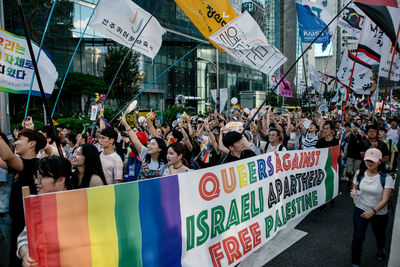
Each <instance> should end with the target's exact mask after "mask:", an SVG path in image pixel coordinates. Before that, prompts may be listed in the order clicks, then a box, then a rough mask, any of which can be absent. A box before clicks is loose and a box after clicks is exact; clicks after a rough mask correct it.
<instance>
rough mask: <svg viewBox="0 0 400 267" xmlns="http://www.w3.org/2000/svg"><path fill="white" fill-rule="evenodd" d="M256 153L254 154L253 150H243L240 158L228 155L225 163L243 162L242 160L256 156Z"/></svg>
mask: <svg viewBox="0 0 400 267" xmlns="http://www.w3.org/2000/svg"><path fill="white" fill-rule="evenodd" d="M255 155H256V153H254V152H253V151H252V150H247V149H246V150H243V151H242V153H241V154H240V158H238V157H235V156H233V155H232V154H231V153H229V154H228V156H227V157H226V160H225V163H228V162H233V161H236V160H241V159H246V158H250V157H253V156H255Z"/></svg>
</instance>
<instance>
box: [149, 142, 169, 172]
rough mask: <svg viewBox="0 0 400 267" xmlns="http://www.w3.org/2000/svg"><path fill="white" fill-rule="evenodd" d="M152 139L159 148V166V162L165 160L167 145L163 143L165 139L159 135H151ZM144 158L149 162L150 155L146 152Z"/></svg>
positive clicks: (164, 161)
mask: <svg viewBox="0 0 400 267" xmlns="http://www.w3.org/2000/svg"><path fill="white" fill-rule="evenodd" d="M153 139H154V140H155V141H156V142H157V144H158V147H159V148H160V149H161V151H160V154H159V155H158V167H161V163H166V162H167V145H166V144H165V141H164V140H163V139H161V138H159V137H153V138H151V139H150V141H151V140H153ZM144 160H145V161H146V162H147V163H150V161H151V155H150V154H147V155H146V157H145V159H144Z"/></svg>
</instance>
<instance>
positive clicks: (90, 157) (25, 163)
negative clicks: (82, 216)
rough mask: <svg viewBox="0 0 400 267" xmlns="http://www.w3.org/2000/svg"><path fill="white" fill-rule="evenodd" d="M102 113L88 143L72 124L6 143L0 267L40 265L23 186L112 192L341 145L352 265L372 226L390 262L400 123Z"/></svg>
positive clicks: (2, 141)
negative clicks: (114, 187)
mask: <svg viewBox="0 0 400 267" xmlns="http://www.w3.org/2000/svg"><path fill="white" fill-rule="evenodd" d="M103 113H104V109H102V108H100V115H99V126H98V127H96V125H93V126H92V127H91V129H89V130H88V131H85V132H82V133H79V134H76V133H74V132H73V130H72V128H71V127H68V126H63V125H57V131H54V130H53V128H52V127H50V126H48V125H46V126H43V127H41V128H40V129H35V127H34V122H33V121H32V120H31V119H30V118H28V119H25V120H24V121H23V123H22V125H21V126H18V127H16V128H15V129H14V131H13V138H12V139H11V140H9V138H7V136H5V135H4V134H1V137H0V227H1V228H0V229H1V233H3V235H4V236H5V238H4V240H0V249H1V251H2V253H1V256H0V265H1V266H7V264H8V262H9V261H10V266H19V265H20V264H21V263H18V260H19V259H18V258H17V257H16V255H17V256H18V257H19V258H20V259H22V264H23V266H36V264H37V263H36V262H35V260H33V259H31V258H30V257H29V251H28V250H27V246H26V244H27V240H26V230H24V227H25V220H24V209H23V203H22V193H21V188H22V187H23V186H29V188H30V192H31V194H37V193H39V194H41V193H46V192H55V191H60V190H69V189H78V188H87V187H94V186H103V185H110V184H116V183H123V182H130V181H136V180H143V179H151V178H156V177H161V176H167V175H172V174H178V173H183V172H189V171H192V170H196V169H201V168H207V167H212V166H216V165H218V164H222V163H227V162H233V161H236V160H240V159H244V158H249V157H252V156H256V155H261V154H264V153H267V152H272V151H290V150H299V149H305V150H306V149H315V148H326V147H331V146H337V145H340V147H341V156H340V160H339V162H340V163H339V170H340V180H342V181H348V182H349V187H350V186H352V187H353V190H352V191H351V192H352V194H351V196H352V197H354V199H355V206H356V209H355V211H354V227H355V228H354V229H355V230H354V231H355V233H354V237H353V243H352V251H353V253H352V261H353V264H354V266H358V265H359V264H360V260H361V247H362V243H363V241H364V237H365V231H366V226H367V225H368V222H371V224H372V227H373V229H374V234H375V235H376V237H377V240H378V241H377V245H378V255H377V256H378V257H379V258H380V259H383V258H384V256H385V255H384V250H383V248H384V244H385V236H384V235H385V231H384V230H385V228H386V225H387V221H388V220H387V216H388V215H387V212H388V210H387V203H388V202H389V200H390V196H391V194H393V188H394V176H393V175H390V173H393V172H395V170H396V162H397V160H396V159H397V157H398V144H399V136H400V129H399V125H398V120H397V118H396V117H392V116H391V115H387V116H386V115H384V116H383V117H382V120H378V118H377V117H375V116H374V115H373V114H372V113H370V114H368V115H363V114H360V113H357V111H353V110H349V111H347V112H345V113H343V114H341V112H340V111H339V112H338V111H332V112H330V113H327V114H318V113H316V114H311V113H306V112H304V113H303V112H302V111H301V109H297V110H294V111H291V112H289V111H285V110H283V111H282V110H278V109H272V108H269V109H263V112H259V113H258V114H256V116H255V119H253V120H251V118H252V117H253V116H252V115H254V112H253V111H250V112H247V113H246V112H240V111H235V112H230V113H218V112H217V111H216V110H215V111H214V112H211V111H209V112H208V114H207V115H204V116H198V115H195V116H188V115H187V114H186V113H184V114H183V115H182V114H180V116H178V117H177V119H176V120H175V121H174V122H173V123H172V124H171V125H167V124H162V123H159V121H157V123H155V121H154V117H155V116H154V114H153V113H152V112H149V113H148V114H147V118H145V120H141V121H140V122H139V120H138V119H137V117H136V115H135V114H134V115H133V116H134V120H133V123H128V121H127V119H126V114H124V113H122V116H121V117H120V118H119V120H118V121H116V122H115V124H113V125H110V124H109V123H108V122H107V120H106V118H105V117H104V114H103ZM133 113H135V111H134V112H133ZM378 121H379V123H378ZM247 126H248V127H247ZM245 128H246V129H245ZM60 153H61V154H62V155H61V154H60ZM383 173H385V175H383ZM382 176H384V179H383V178H381V177H382ZM382 180H384V181H382ZM356 200H357V201H356ZM17 240H18V242H17ZM6 252H9V254H8V253H6ZM16 252H17V253H16ZM6 255H10V256H6Z"/></svg>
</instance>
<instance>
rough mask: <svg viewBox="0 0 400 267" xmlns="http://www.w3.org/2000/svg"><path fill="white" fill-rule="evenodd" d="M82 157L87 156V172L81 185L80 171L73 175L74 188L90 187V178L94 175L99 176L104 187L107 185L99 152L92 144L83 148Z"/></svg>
mask: <svg viewBox="0 0 400 267" xmlns="http://www.w3.org/2000/svg"><path fill="white" fill-rule="evenodd" d="M81 148H82V155H83V156H85V171H84V174H83V178H82V182H81V184H79V178H78V170H76V171H74V173H73V179H72V181H73V186H74V188H87V187H89V186H90V178H92V176H93V175H98V176H99V177H100V179H101V181H102V182H103V184H104V185H106V184H107V182H106V179H105V177H104V173H103V168H102V166H101V161H100V156H99V151H98V150H97V148H96V147H95V146H94V145H92V144H84V145H82V146H81Z"/></svg>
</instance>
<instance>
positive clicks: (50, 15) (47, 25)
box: [24, 0, 57, 118]
mask: <svg viewBox="0 0 400 267" xmlns="http://www.w3.org/2000/svg"><path fill="white" fill-rule="evenodd" d="M56 4H57V0H55V1H54V3H53V6H52V7H51V10H50V14H49V18H48V19H47V23H46V27H45V28H44V32H43V36H42V40H41V41H40V46H39V52H38V54H37V57H36V61H37V62H39V57H40V52H42V46H43V42H44V38H45V37H46V33H47V30H48V28H49V24H50V20H51V17H52V16H53V12H54V8H55V6H56ZM34 80H35V73H34V74H33V75H32V80H31V85H30V87H29V94H28V100H27V101H26V108H25V117H24V118H26V117H27V116H28V110H29V102H30V100H31V94H32V87H33V81H34Z"/></svg>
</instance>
